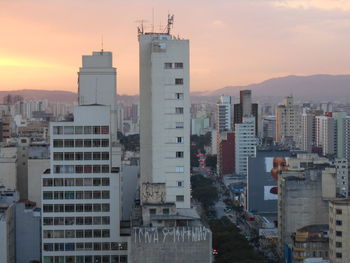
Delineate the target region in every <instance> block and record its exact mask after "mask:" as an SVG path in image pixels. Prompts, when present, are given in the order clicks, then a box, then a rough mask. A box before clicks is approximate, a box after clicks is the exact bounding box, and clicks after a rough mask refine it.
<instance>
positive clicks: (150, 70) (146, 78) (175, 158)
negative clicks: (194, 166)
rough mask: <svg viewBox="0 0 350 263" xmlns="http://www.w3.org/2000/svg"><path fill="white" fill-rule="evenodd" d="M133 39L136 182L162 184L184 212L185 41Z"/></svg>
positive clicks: (162, 36)
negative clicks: (137, 132) (137, 115)
mask: <svg viewBox="0 0 350 263" xmlns="http://www.w3.org/2000/svg"><path fill="white" fill-rule="evenodd" d="M138 38H139V47H140V168H141V169H140V171H141V175H140V178H141V184H143V183H164V184H165V185H166V201H167V202H174V203H176V207H178V208H190V207H191V204H190V199H191V197H190V95H189V41H188V40H182V39H181V40H180V39H176V38H174V37H173V36H171V35H169V34H161V33H145V34H143V33H142V34H139V36H138Z"/></svg>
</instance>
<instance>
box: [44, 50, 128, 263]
mask: <svg viewBox="0 0 350 263" xmlns="http://www.w3.org/2000/svg"><path fill="white" fill-rule="evenodd" d="M91 83H93V84H91ZM115 83H116V70H115V68H113V67H112V53H111V52H103V51H101V52H94V53H93V54H92V56H84V57H83V68H81V70H80V72H79V106H77V107H76V108H75V109H74V115H73V116H74V120H72V121H64V122H53V123H51V124H50V140H51V142H50V144H51V149H50V154H51V158H50V159H51V162H50V169H48V170H46V171H45V172H44V174H43V175H42V207H43V210H42V262H44V263H56V262H60V263H61V262H62V263H73V262H74V263H96V262H101V263H102V262H118V263H120V262H127V260H128V243H127V241H128V240H127V237H122V236H121V235H120V227H119V225H120V218H121V208H120V195H121V178H120V176H121V174H120V165H121V156H120V148H119V146H118V141H117V140H116V136H115V133H116V111H115V109H116V107H115V99H116V89H115Z"/></svg>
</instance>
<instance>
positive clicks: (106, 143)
mask: <svg viewBox="0 0 350 263" xmlns="http://www.w3.org/2000/svg"><path fill="white" fill-rule="evenodd" d="M101 146H102V147H108V146H109V140H108V139H102V141H101Z"/></svg>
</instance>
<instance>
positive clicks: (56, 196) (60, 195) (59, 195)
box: [53, 191, 63, 212]
mask: <svg viewBox="0 0 350 263" xmlns="http://www.w3.org/2000/svg"><path fill="white" fill-rule="evenodd" d="M53 198H54V199H56V200H62V199H63V192H61V191H56V192H54V194H53ZM55 208H56V205H55ZM55 212H56V210H55Z"/></svg>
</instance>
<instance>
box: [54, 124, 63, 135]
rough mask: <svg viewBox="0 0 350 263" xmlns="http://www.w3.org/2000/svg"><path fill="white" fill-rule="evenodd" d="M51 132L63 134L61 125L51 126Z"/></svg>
mask: <svg viewBox="0 0 350 263" xmlns="http://www.w3.org/2000/svg"><path fill="white" fill-rule="evenodd" d="M53 134H63V127H61V126H54V127H53Z"/></svg>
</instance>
